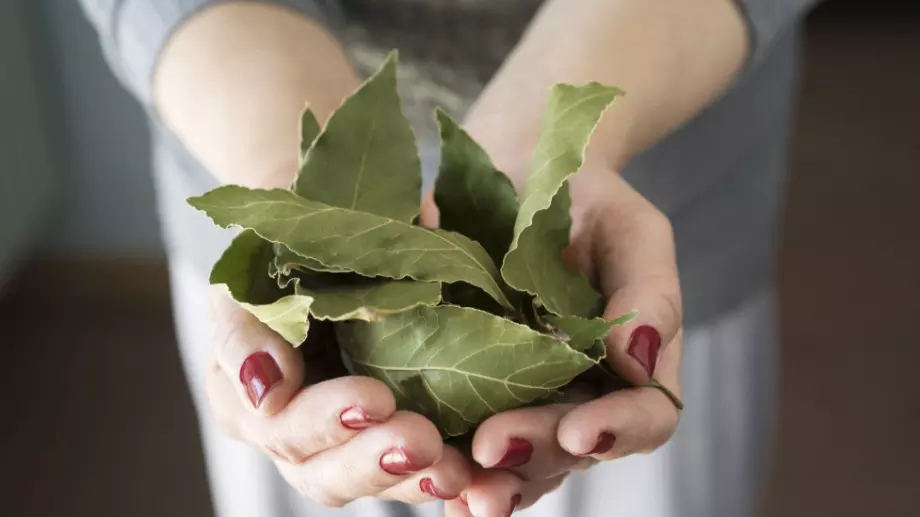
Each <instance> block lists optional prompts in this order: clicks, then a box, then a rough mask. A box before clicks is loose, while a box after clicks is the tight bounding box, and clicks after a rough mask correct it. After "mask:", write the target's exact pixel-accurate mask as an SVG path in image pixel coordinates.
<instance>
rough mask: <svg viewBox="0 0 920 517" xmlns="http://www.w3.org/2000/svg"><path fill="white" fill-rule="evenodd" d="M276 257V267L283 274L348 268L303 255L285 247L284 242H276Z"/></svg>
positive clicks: (340, 271) (334, 270) (324, 271)
mask: <svg viewBox="0 0 920 517" xmlns="http://www.w3.org/2000/svg"><path fill="white" fill-rule="evenodd" d="M274 246H275V259H274V265H275V269H276V270H277V271H278V272H280V273H281V274H282V275H285V276H287V275H289V274H291V271H294V270H297V271H304V272H307V271H313V272H323V273H345V272H347V271H348V270H347V269H343V268H340V267H334V266H326V265H323V263H322V262H320V261H318V260H315V259H311V258H309V257H302V256H300V255H298V254H296V253H294V252H293V251H291V250H290V249H289V248H287V247H285V246H284V245H283V244H277V243H276V244H275V245H274Z"/></svg>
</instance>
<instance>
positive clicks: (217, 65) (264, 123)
mask: <svg viewBox="0 0 920 517" xmlns="http://www.w3.org/2000/svg"><path fill="white" fill-rule="evenodd" d="M358 84H359V79H358V77H357V75H356V73H355V72H354V71H353V70H352V68H351V66H350V64H349V63H348V61H347V59H346V57H345V55H344V52H343V50H342V48H341V46H340V45H339V43H338V42H337V41H336V40H335V39H334V38H333V37H332V36H331V35H330V34H329V33H328V32H327V31H326V30H325V28H323V27H322V26H321V25H320V24H318V23H316V22H313V21H311V20H309V19H308V18H306V17H304V16H302V15H300V14H297V13H294V12H292V11H289V10H287V9H285V8H282V7H279V6H276V5H271V4H260V3H245V2H240V3H225V4H218V5H217V6H215V7H211V8H209V9H207V10H205V11H204V12H202V13H200V14H198V15H197V16H195V17H193V18H192V19H191V20H189V21H188V22H187V23H185V24H184V25H183V26H182V27H181V28H180V29H179V30H178V31H177V32H176V34H175V35H174V36H173V37H172V38H171V40H170V41H169V44H168V45H167V47H166V49H165V50H164V52H163V55H162V57H161V59H160V62H159V65H158V67H157V69H156V72H155V75H154V82H153V88H154V90H153V96H154V105H155V108H156V109H157V111H158V112H159V114H160V116H161V118H162V119H163V121H164V123H165V124H166V125H167V126H168V127H169V128H170V130H172V131H173V132H174V133H175V134H176V135H177V136H178V138H179V139H180V140H181V141H182V142H183V143H184V144H185V146H186V147H187V148H188V149H189V151H190V152H191V153H192V154H193V155H195V156H196V158H198V160H199V161H201V163H202V164H203V165H204V166H205V167H206V168H208V170H210V171H212V173H214V174H215V175H216V176H217V178H218V179H219V180H220V181H222V182H224V183H235V184H242V185H247V186H260V187H277V186H285V187H286V186H288V185H289V184H290V181H291V180H292V178H293V175H294V173H295V171H296V165H297V159H298V156H297V150H298V143H299V132H298V128H299V121H298V118H299V114H300V112H301V110H302V109H303V107H304V106H305V105H306V104H309V106H310V107H311V109H312V110H313V111H314V112H315V113H316V115H317V117H318V118H319V119H320V120H321V121H322V120H325V118H326V117H328V116H329V115H330V114H331V113H332V111H333V110H334V109H335V108H336V107H337V106H338V105H339V104H340V103H341V101H342V99H343V98H344V97H346V96H347V95H349V94H350V93H351V92H352V91H353V90H354V89H355V88H356V87H357V86H358Z"/></svg>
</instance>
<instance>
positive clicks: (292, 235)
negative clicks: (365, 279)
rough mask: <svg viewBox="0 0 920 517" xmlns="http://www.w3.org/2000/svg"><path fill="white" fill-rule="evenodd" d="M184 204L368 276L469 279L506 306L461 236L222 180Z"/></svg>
mask: <svg viewBox="0 0 920 517" xmlns="http://www.w3.org/2000/svg"><path fill="white" fill-rule="evenodd" d="M189 203H190V204H191V205H192V206H194V207H195V208H197V209H199V210H201V211H203V212H205V213H206V214H207V215H208V216H209V217H211V219H212V220H213V221H214V222H215V223H216V224H217V225H219V226H221V227H224V228H227V227H230V226H240V227H243V228H248V229H251V230H254V231H255V232H256V233H258V234H259V235H261V236H262V237H263V238H265V239H268V240H270V241H272V242H277V243H280V244H283V245H285V246H287V247H288V248H290V250H291V251H293V252H294V253H296V254H298V255H302V256H304V257H309V258H312V259H314V260H317V261H319V262H320V263H322V264H323V265H324V266H336V267H341V268H344V269H347V270H349V271H353V272H355V273H358V274H361V275H364V276H369V277H374V276H382V277H387V278H393V279H402V278H412V279H414V280H420V281H425V282H445V283H450V282H467V283H469V284H472V285H475V286H477V287H479V288H481V289H482V290H484V291H486V292H487V293H489V294H490V295H491V296H492V297H493V298H495V300H496V301H498V302H499V303H501V304H502V305H504V306H506V307H509V308H510V307H511V303H510V302H509V301H508V298H507V297H506V296H505V294H504V293H503V292H502V286H501V278H500V277H499V275H498V270H497V269H496V267H495V264H494V263H493V262H492V260H491V259H490V258H489V255H488V253H486V251H485V250H484V249H483V248H482V246H480V245H479V244H477V243H476V242H474V241H472V240H470V239H468V238H466V237H464V236H463V235H460V234H458V233H453V232H447V231H443V230H428V229H426V228H421V227H418V226H413V225H411V224H407V223H403V222H400V221H395V220H393V219H388V218H386V217H380V216H377V215H373V214H367V213H363V212H355V211H353V210H348V209H344V208H336V207H332V206H329V205H324V204H322V203H316V202H314V201H308V200H306V199H303V198H300V197H297V196H296V195H295V194H294V193H292V192H290V191H287V190H281V189H274V190H251V189H247V188H245V187H240V186H236V185H227V186H223V187H219V188H217V189H214V190H212V191H210V192H208V193H206V194H204V195H202V196H200V197H195V198H191V199H189Z"/></svg>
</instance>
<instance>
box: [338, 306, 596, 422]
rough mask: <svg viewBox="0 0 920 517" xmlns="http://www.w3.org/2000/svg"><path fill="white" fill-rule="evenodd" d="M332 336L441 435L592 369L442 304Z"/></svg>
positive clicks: (538, 341)
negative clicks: (435, 426)
mask: <svg viewBox="0 0 920 517" xmlns="http://www.w3.org/2000/svg"><path fill="white" fill-rule="evenodd" d="M336 334H337V337H338V341H339V346H341V347H342V349H343V350H344V352H345V353H346V354H347V355H348V358H349V363H350V364H351V366H352V367H353V368H355V369H356V370H358V371H359V372H360V373H363V374H365V375H369V376H371V377H375V378H377V379H380V380H382V381H383V382H385V383H386V384H387V385H388V386H389V387H390V388H391V389H392V390H393V392H394V393H395V394H396V397H397V405H398V406H399V407H401V408H404V409H409V410H413V411H417V412H419V413H421V414H423V415H425V416H426V417H428V418H429V419H431V421H432V422H434V423H435V424H436V425H437V426H438V428H439V429H440V430H441V432H442V433H443V434H444V435H445V436H457V435H461V434H463V433H465V432H467V431H468V430H470V429H471V428H472V427H474V426H476V425H477V424H479V423H480V422H482V421H483V420H484V419H486V418H488V417H489V416H490V415H493V414H495V413H498V412H501V411H507V410H509V409H514V408H517V407H521V406H523V405H526V404H528V403H530V402H532V401H534V400H537V399H539V398H541V397H545V396H549V395H551V394H552V393H554V392H555V391H556V390H558V389H559V388H561V387H562V386H565V385H566V384H567V383H568V382H570V381H571V380H572V379H573V378H575V377H576V376H577V375H579V374H580V373H582V372H584V371H585V370H587V369H589V368H591V367H592V366H594V364H595V361H593V360H592V359H591V358H589V357H588V356H586V355H585V354H583V353H581V352H578V351H576V350H574V349H572V348H571V347H570V346H568V345H567V344H566V343H565V342H563V341H559V340H557V339H554V338H553V337H551V336H548V335H545V334H541V333H539V332H536V331H534V330H532V329H530V328H528V327H526V326H524V325H519V324H517V323H514V322H511V321H509V320H507V319H504V318H501V317H498V316H494V315H491V314H488V313H486V312H482V311H479V310H476V309H470V308H465V307H455V306H450V305H447V306H440V307H419V308H416V309H413V310H411V311H406V312H402V313H399V314H394V315H393V316H389V317H387V318H384V319H381V320H379V321H377V322H374V323H363V322H349V323H342V324H339V325H338V326H337V332H336Z"/></svg>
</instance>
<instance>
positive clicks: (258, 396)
mask: <svg viewBox="0 0 920 517" xmlns="http://www.w3.org/2000/svg"><path fill="white" fill-rule="evenodd" d="M281 379H282V376H281V369H280V368H278V364H277V363H275V359H274V358H273V357H272V356H271V354H269V353H268V352H256V353H254V354H252V355H251V356H249V357H247V358H246V360H245V361H243V366H242V367H240V382H242V383H243V386H246V393H247V394H248V395H249V400H250V401H252V405H253V406H255V407H259V405H260V404H262V400H263V399H264V398H265V395H267V394H268V391H269V390H271V389H272V387H274V386H275V385H277V384H278V383H279V382H281Z"/></svg>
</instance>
